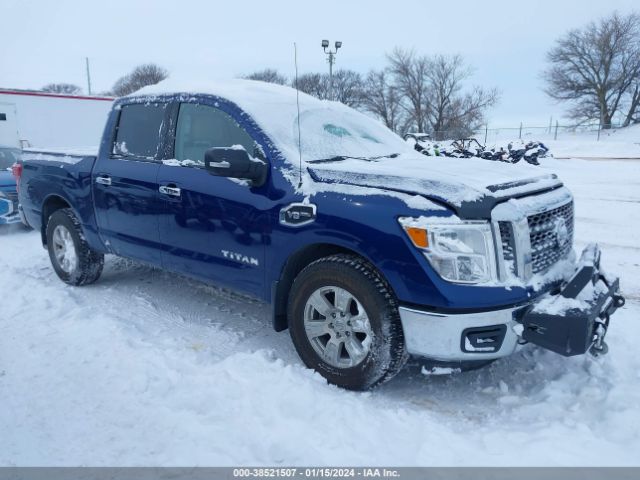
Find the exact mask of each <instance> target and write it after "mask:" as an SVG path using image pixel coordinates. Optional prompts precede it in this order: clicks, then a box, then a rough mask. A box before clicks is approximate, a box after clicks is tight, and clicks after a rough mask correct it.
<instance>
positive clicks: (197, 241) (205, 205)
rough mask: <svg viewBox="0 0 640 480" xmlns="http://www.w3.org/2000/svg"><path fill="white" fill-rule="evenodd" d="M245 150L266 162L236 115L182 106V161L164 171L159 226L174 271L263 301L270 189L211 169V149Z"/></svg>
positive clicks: (178, 149)
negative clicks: (207, 155) (206, 165)
mask: <svg viewBox="0 0 640 480" xmlns="http://www.w3.org/2000/svg"><path fill="white" fill-rule="evenodd" d="M233 145H241V146H242V147H244V148H245V149H246V150H247V151H248V152H249V154H250V155H254V156H261V153H259V152H261V149H260V148H259V147H257V145H256V144H255V142H254V141H253V139H252V138H251V137H250V136H249V134H248V133H247V132H246V131H245V130H243V129H242V127H240V126H239V125H238V124H237V123H236V122H235V121H234V120H233V118H232V117H231V116H229V115H228V114H227V113H225V112H223V111H222V110H220V109H218V108H215V107H213V106H207V105H198V104H193V103H183V104H181V105H180V108H179V113H178V120H177V126H176V132H175V148H174V157H175V160H172V161H170V162H165V164H164V165H161V166H160V171H159V174H158V184H159V186H160V188H161V189H162V188H163V187H164V189H165V190H164V192H165V193H164V194H161V195H162V197H163V198H164V214H163V215H162V217H161V220H160V239H161V241H162V243H163V250H164V253H163V264H164V265H165V266H166V267H167V268H169V269H172V270H175V271H178V272H182V273H187V274H190V275H193V276H196V277H201V278H205V279H209V280H213V281H214V282H216V283H219V284H222V285H226V286H229V287H232V288H234V289H239V290H243V291H245V292H247V293H251V294H254V295H257V296H261V295H262V294H263V290H262V289H263V286H264V250H265V241H266V240H265V238H266V236H265V228H266V225H267V220H266V219H267V217H266V215H267V213H266V210H267V206H268V205H269V202H268V200H267V198H266V196H265V191H266V190H267V187H266V186H263V187H261V188H252V187H251V186H250V185H249V184H248V183H247V182H246V181H243V180H236V179H229V178H223V177H217V176H214V175H211V174H210V173H208V172H207V171H206V170H205V169H204V152H205V151H206V150H207V149H208V148H210V147H231V146H233Z"/></svg>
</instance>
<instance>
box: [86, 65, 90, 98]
mask: <svg viewBox="0 0 640 480" xmlns="http://www.w3.org/2000/svg"><path fill="white" fill-rule="evenodd" d="M85 60H86V63H87V92H88V93H89V95H91V73H90V72H89V57H85Z"/></svg>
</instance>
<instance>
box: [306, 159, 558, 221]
mask: <svg viewBox="0 0 640 480" xmlns="http://www.w3.org/2000/svg"><path fill="white" fill-rule="evenodd" d="M307 168H308V170H309V173H310V175H311V177H312V178H313V179H314V180H315V181H316V182H321V183H338V184H345V185H357V186H363V187H371V188H377V189H381V190H389V191H397V192H402V193H408V194H413V195H422V196H425V197H427V198H429V199H431V200H434V201H437V202H440V203H443V204H446V205H448V206H450V207H451V208H453V209H454V210H455V211H456V213H457V214H458V215H459V216H460V217H462V218H469V219H474V218H489V216H490V213H491V209H492V208H493V207H494V206H495V205H496V204H497V203H498V202H500V201H503V200H505V199H508V198H515V197H521V196H524V195H530V194H532V193H539V192H543V191H547V190H551V189H554V188H557V187H560V186H562V182H560V180H558V177H557V176H556V175H554V174H543V173H542V172H541V171H540V170H539V168H537V167H534V166H532V165H528V164H522V165H521V164H516V165H513V164H508V163H504V162H494V161H490V160H482V159H480V158H469V159H467V158H450V157H428V156H426V155H421V154H418V153H416V154H415V155H413V154H403V155H400V156H398V157H396V158H382V159H378V160H358V159H347V160H342V161H333V162H326V163H310V162H309V163H308V164H307Z"/></svg>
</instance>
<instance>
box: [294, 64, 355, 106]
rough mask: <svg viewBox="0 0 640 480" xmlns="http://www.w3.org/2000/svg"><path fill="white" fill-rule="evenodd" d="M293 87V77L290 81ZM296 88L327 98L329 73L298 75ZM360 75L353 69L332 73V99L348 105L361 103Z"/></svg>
mask: <svg viewBox="0 0 640 480" xmlns="http://www.w3.org/2000/svg"><path fill="white" fill-rule="evenodd" d="M291 86H293V87H294V88H295V86H296V81H295V79H294V80H293V82H292V83H291ZM298 88H299V89H300V91H301V92H305V93H308V94H309V95H312V96H314V97H316V98H319V99H321V100H327V99H329V75H328V74H326V73H305V74H302V75H300V76H299V77H298ZM362 88H363V81H362V76H361V75H360V74H359V73H358V72H354V71H353V70H338V71H337V72H335V73H334V74H333V99H334V100H336V101H338V102H342V103H344V104H345V105H349V106H350V107H358V106H360V104H361V103H362Z"/></svg>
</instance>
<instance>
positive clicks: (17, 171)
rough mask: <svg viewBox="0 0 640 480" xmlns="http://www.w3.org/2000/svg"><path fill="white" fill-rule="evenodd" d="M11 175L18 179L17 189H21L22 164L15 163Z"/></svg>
mask: <svg viewBox="0 0 640 480" xmlns="http://www.w3.org/2000/svg"><path fill="white" fill-rule="evenodd" d="M11 173H12V174H13V176H14V177H15V178H16V189H18V188H20V177H22V164H21V163H14V164H13V165H12V166H11Z"/></svg>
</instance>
